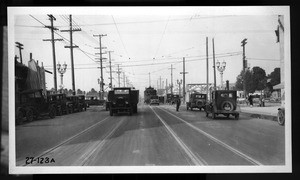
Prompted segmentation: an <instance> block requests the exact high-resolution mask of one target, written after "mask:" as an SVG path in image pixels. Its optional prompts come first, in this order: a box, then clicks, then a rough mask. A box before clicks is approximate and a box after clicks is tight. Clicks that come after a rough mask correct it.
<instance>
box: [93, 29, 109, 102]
mask: <svg viewBox="0 0 300 180" xmlns="http://www.w3.org/2000/svg"><path fill="white" fill-rule="evenodd" d="M103 36H107V35H106V34H98V35H93V37H99V46H100V47H99V49H100V53H99V54H100V72H101V76H100V79H101V80H100V92H101V94H100V99H101V100H103V94H104V93H103V92H104V88H103V86H104V80H103V67H102V60H103V59H102V54H104V53H102V49H104V48H102V43H101V38H102V37H103ZM95 49H98V48H95ZM96 54H98V53H96Z"/></svg>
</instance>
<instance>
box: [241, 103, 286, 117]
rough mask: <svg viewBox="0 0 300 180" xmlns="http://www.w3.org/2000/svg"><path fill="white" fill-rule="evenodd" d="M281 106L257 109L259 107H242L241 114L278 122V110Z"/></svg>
mask: <svg viewBox="0 0 300 180" xmlns="http://www.w3.org/2000/svg"><path fill="white" fill-rule="evenodd" d="M280 107H281V106H278V105H276V106H267V107H257V106H253V107H250V106H246V105H240V109H241V113H243V114H247V115H250V116H251V117H253V118H259V119H268V120H273V121H276V120H277V112H278V108H280Z"/></svg>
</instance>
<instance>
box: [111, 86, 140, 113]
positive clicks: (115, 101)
mask: <svg viewBox="0 0 300 180" xmlns="http://www.w3.org/2000/svg"><path fill="white" fill-rule="evenodd" d="M138 100H139V99H138V90H132V89H131V88H127V87H121V88H114V89H113V90H111V91H110V92H109V93H108V102H109V111H110V116H113V114H114V113H117V114H118V113H121V112H127V113H128V114H129V115H132V114H133V113H136V112H137V103H138Z"/></svg>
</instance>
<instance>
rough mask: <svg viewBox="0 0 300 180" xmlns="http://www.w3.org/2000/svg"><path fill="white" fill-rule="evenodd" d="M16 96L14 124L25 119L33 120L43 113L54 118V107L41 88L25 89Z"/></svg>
mask: <svg viewBox="0 0 300 180" xmlns="http://www.w3.org/2000/svg"><path fill="white" fill-rule="evenodd" d="M16 98H19V99H18V102H19V103H18V105H17V106H16V124H21V123H23V121H25V119H26V120H27V121H33V120H36V119H38V117H40V116H44V115H46V116H49V117H50V118H55V115H56V109H55V107H54V105H53V104H51V103H49V102H48V101H47V98H46V97H45V96H44V95H43V89H31V90H25V91H23V92H21V93H20V94H19V96H18V97H16Z"/></svg>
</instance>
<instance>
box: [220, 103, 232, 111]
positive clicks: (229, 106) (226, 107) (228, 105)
mask: <svg viewBox="0 0 300 180" xmlns="http://www.w3.org/2000/svg"><path fill="white" fill-rule="evenodd" d="M221 108H222V109H223V110H225V111H232V110H233V103H232V102H230V101H224V102H223V103H222V104H221Z"/></svg>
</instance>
